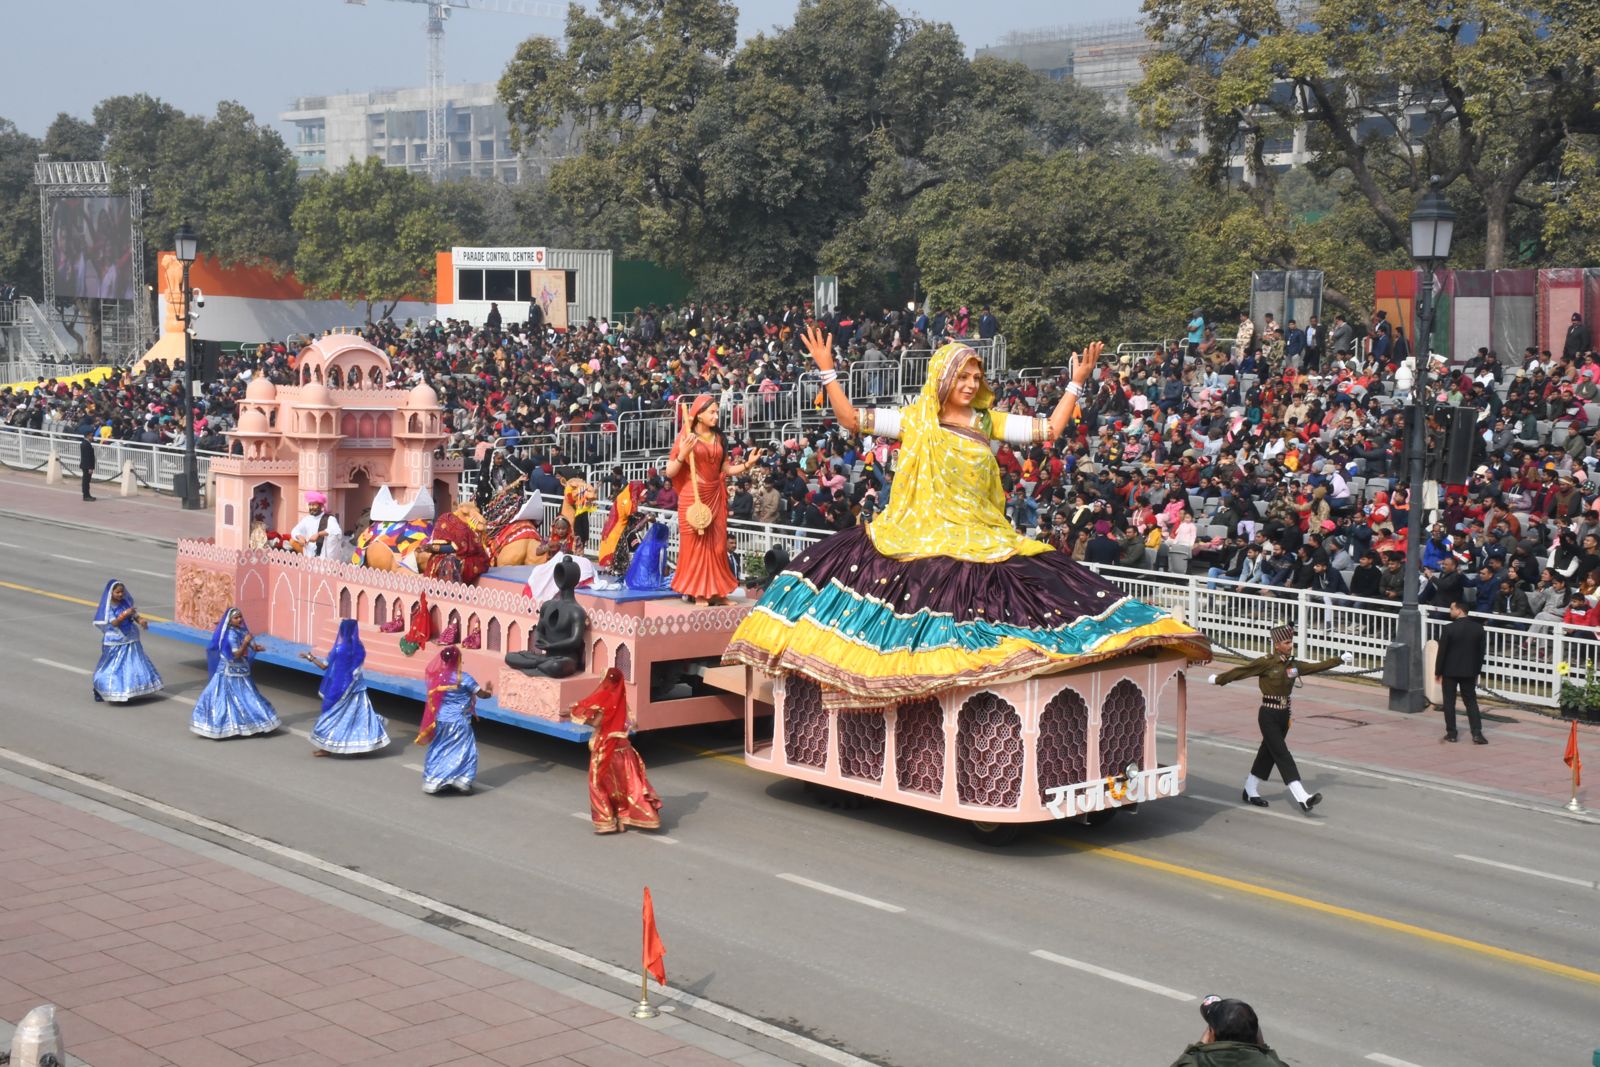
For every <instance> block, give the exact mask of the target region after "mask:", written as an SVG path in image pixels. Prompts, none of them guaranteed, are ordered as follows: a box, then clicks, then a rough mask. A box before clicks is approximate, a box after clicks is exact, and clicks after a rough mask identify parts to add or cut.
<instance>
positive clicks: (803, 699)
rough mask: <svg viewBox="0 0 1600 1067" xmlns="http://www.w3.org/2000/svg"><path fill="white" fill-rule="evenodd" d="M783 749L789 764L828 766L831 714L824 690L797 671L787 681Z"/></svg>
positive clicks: (819, 767) (785, 686)
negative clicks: (827, 710) (824, 701)
mask: <svg viewBox="0 0 1600 1067" xmlns="http://www.w3.org/2000/svg"><path fill="white" fill-rule="evenodd" d="M783 751H784V754H785V755H786V756H787V757H788V759H789V762H790V763H798V764H801V765H802V766H806V767H815V768H817V769H818V770H821V769H823V768H825V767H827V765H828V713H827V712H826V711H824V710H823V709H822V690H821V689H819V688H818V687H817V683H816V682H813V681H812V680H811V679H809V678H804V677H801V676H800V675H798V674H791V675H789V677H788V678H787V679H785V680H784V697H783Z"/></svg>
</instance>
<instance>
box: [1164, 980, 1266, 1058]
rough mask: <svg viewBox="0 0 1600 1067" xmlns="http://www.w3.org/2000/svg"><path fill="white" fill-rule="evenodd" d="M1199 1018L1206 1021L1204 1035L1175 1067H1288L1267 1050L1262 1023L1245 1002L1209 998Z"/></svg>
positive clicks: (1185, 1051) (1202, 1006)
mask: <svg viewBox="0 0 1600 1067" xmlns="http://www.w3.org/2000/svg"><path fill="white" fill-rule="evenodd" d="M1200 1017H1201V1018H1202V1019H1204V1020H1205V1021H1206V1029H1205V1033H1203V1034H1201V1035H1200V1040H1199V1041H1197V1042H1195V1043H1194V1044H1193V1045H1190V1046H1189V1047H1188V1048H1186V1049H1184V1050H1183V1055H1182V1056H1179V1057H1178V1058H1177V1059H1176V1060H1174V1061H1173V1063H1172V1067H1287V1065H1286V1064H1285V1063H1284V1062H1283V1061H1282V1060H1280V1059H1279V1058H1278V1055H1277V1053H1275V1052H1273V1051H1272V1049H1270V1048H1268V1047H1267V1043H1266V1041H1265V1040H1263V1039H1262V1036H1261V1021H1260V1020H1259V1019H1257V1018H1256V1013H1255V1009H1254V1008H1252V1007H1250V1005H1248V1004H1246V1003H1245V1002H1244V1001H1242V1000H1224V999H1223V998H1221V997H1207V998H1206V999H1205V1000H1202V1001H1201V1002H1200Z"/></svg>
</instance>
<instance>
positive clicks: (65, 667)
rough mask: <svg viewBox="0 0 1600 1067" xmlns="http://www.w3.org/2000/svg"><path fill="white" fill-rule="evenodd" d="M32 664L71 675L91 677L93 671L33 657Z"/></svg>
mask: <svg viewBox="0 0 1600 1067" xmlns="http://www.w3.org/2000/svg"><path fill="white" fill-rule="evenodd" d="M33 662H35V663H42V664H44V665H45V666H46V667H54V668H55V669H56V670H58V671H71V672H72V673H73V674H82V675H93V674H94V671H91V670H86V669H85V668H83V667H74V666H73V665H72V664H70V663H57V662H56V661H55V660H53V659H40V658H39V657H38V656H35V657H33Z"/></svg>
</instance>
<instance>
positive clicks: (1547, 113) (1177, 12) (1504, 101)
mask: <svg viewBox="0 0 1600 1067" xmlns="http://www.w3.org/2000/svg"><path fill="white" fill-rule="evenodd" d="M1590 7H1592V5H1582V4H1575V3H1573V2H1572V0H1426V2H1418V0H1322V2H1321V3H1319V4H1318V5H1317V6H1316V8H1315V9H1314V12H1313V13H1311V14H1305V13H1303V9H1301V8H1300V7H1298V6H1289V5H1280V4H1278V3H1276V2H1275V0H1225V2H1217V0H1145V4H1144V11H1145V15H1146V17H1147V20H1148V28H1149V33H1150V36H1151V38H1152V39H1153V40H1154V41H1155V42H1156V44H1157V46H1158V51H1157V52H1156V53H1154V55H1153V56H1152V58H1151V59H1150V60H1149V61H1148V62H1147V65H1146V74H1145V79H1144V81H1143V83H1142V84H1141V85H1140V86H1139V87H1137V89H1136V90H1135V93H1134V96H1135V99H1136V100H1137V101H1138V102H1139V104H1140V116H1141V119H1142V121H1143V122H1144V124H1145V125H1146V126H1147V127H1148V128H1149V129H1151V130H1153V131H1155V132H1157V133H1159V134H1161V135H1162V136H1164V137H1166V138H1168V139H1170V140H1173V141H1175V142H1176V143H1177V144H1179V145H1180V146H1182V145H1187V144H1192V143H1195V142H1197V141H1198V142H1199V143H1200V145H1201V173H1202V175H1203V176H1205V177H1206V178H1208V179H1210V180H1211V181H1212V182H1213V183H1220V182H1224V181H1227V180H1228V178H1229V174H1228V162H1229V160H1230V158H1232V157H1235V156H1240V155H1242V156H1243V157H1244V158H1245V160H1246V161H1247V162H1246V170H1247V177H1248V181H1249V183H1250V185H1251V187H1252V199H1253V200H1254V202H1255V203H1256V204H1257V205H1258V206H1260V207H1262V208H1263V209H1264V211H1265V210H1267V209H1268V208H1269V205H1270V203H1271V200H1272V192H1273V186H1274V184H1275V180H1276V179H1275V176H1274V174H1273V172H1272V170H1271V168H1270V167H1268V166H1267V165H1266V156H1267V155H1269V154H1270V153H1271V151H1272V150H1274V148H1276V147H1281V146H1282V145H1283V144H1284V143H1285V140H1286V139H1288V138H1292V137H1293V136H1294V135H1295V131H1296V129H1297V128H1299V127H1304V128H1305V129H1306V131H1307V135H1308V147H1309V149H1310V150H1311V152H1312V153H1313V155H1314V157H1315V164H1314V165H1315V166H1316V168H1317V169H1318V170H1319V172H1320V173H1322V174H1325V175H1326V174H1332V173H1334V172H1338V171H1344V172H1347V173H1348V174H1349V175H1350V178H1351V180H1352V184H1353V188H1354V189H1355V190H1356V191H1357V192H1359V194H1360V196H1361V197H1362V198H1363V199H1364V200H1365V201H1366V203H1367V204H1368V206H1369V207H1370V210H1371V211H1372V213H1373V214H1374V215H1375V217H1376V218H1377V220H1378V222H1379V224H1380V225H1381V226H1382V228H1383V230H1384V231H1386V232H1387V236H1388V238H1389V242H1390V243H1391V244H1392V245H1393V246H1395V247H1400V248H1404V247H1406V246H1407V245H1408V244H1409V240H1410V234H1409V229H1408V225H1407V215H1408V214H1409V212H1410V208H1411V205H1412V203H1413V202H1414V200H1415V199H1416V198H1417V197H1418V196H1420V195H1421V193H1422V192H1423V191H1424V190H1425V189H1426V187H1427V184H1428V179H1429V176H1430V175H1434V174H1438V175H1441V176H1442V179H1443V184H1444V185H1445V186H1446V187H1447V188H1450V187H1452V186H1455V185H1456V183H1458V182H1459V183H1460V184H1461V186H1462V188H1461V189H1460V190H1452V193H1451V195H1452V198H1453V199H1460V200H1464V201H1468V200H1470V201H1476V203H1477V204H1478V205H1479V206H1480V208H1481V225H1482V233H1483V241H1482V243H1483V263H1484V266H1486V267H1499V266H1502V265H1504V264H1505V262H1506V257H1507V252H1508V248H1509V247H1510V245H1511V243H1512V239H1513V236H1514V235H1513V233H1512V231H1511V225H1512V223H1513V221H1514V219H1515V217H1516V216H1515V209H1516V208H1518V207H1519V206H1525V205H1526V206H1534V207H1537V205H1538V203H1539V200H1540V198H1541V196H1542V193H1540V192H1539V191H1538V190H1537V189H1536V188H1534V187H1533V185H1534V183H1533V182H1532V181H1531V179H1532V178H1533V177H1534V176H1535V175H1536V174H1537V172H1538V171H1539V170H1540V169H1541V168H1544V167H1546V166H1548V165H1549V164H1550V163H1551V162H1552V161H1553V160H1554V159H1555V158H1556V157H1557V155H1558V153H1559V151H1560V148H1561V146H1562V143H1563V142H1564V141H1565V139H1566V138H1567V137H1568V136H1569V135H1570V134H1572V133H1574V132H1585V131H1590V132H1592V131H1595V130H1597V128H1600V114H1597V112H1596V103H1597V95H1596V88H1597V86H1596V80H1595V73H1594V67H1595V60H1596V57H1597V51H1600V39H1597V36H1596V34H1595V28H1594V22H1595V19H1594V16H1593V13H1592V11H1588V10H1586V9H1587V8H1590ZM1464 221H1465V220H1464ZM1283 265H1292V264H1283Z"/></svg>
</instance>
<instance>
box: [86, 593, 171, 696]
mask: <svg viewBox="0 0 1600 1067" xmlns="http://www.w3.org/2000/svg"><path fill="white" fill-rule="evenodd" d="M94 624H95V626H97V627H98V628H99V629H100V662H99V663H97V664H95V667H94V698H95V699H96V700H108V701H110V702H111V703H113V704H121V703H124V702H125V701H128V700H132V699H133V698H134V697H139V696H146V695H148V694H150V693H159V692H161V675H160V674H159V673H158V672H157V671H156V666H155V664H154V663H151V662H150V657H149V656H148V655H146V654H145V651H144V644H143V642H141V641H140V640H139V630H140V628H142V627H145V626H148V625H149V623H147V622H145V621H144V616H143V615H140V614H139V609H138V607H136V606H135V605H134V603H133V594H132V593H130V592H128V587H127V586H126V585H124V584H123V583H122V582H120V581H118V580H117V579H115V578H113V579H112V580H111V581H109V582H107V583H106V588H105V592H103V593H101V594H100V606H99V607H98V608H96V609H95V613H94Z"/></svg>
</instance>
